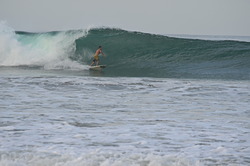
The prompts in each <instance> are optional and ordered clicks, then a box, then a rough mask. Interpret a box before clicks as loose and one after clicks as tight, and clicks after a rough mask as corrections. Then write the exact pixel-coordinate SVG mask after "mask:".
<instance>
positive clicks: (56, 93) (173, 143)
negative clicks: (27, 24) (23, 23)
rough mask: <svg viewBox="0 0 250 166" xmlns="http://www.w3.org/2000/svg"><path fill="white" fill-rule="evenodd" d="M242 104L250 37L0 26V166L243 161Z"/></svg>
mask: <svg viewBox="0 0 250 166" xmlns="http://www.w3.org/2000/svg"><path fill="white" fill-rule="evenodd" d="M99 45H102V47H103V52H104V53H105V54H106V55H107V56H106V57H101V64H105V65H107V68H105V69H104V70H103V71H90V70H89V66H88V65H89V64H90V63H91V59H92V55H93V54H94V52H95V50H96V49H97V47H98V46H99ZM249 103H250V37H213V36H205V37H204V36H198V37H197V36H196V37H195V36H182V35H181V36H180V35H157V34H147V33H142V32H131V31H126V30H122V29H112V28H92V29H91V28H90V29H84V30H69V31H57V32H41V33H30V32H18V31H15V30H14V29H12V28H11V27H9V26H7V25H5V24H3V23H1V24H0V166H72V165H74V166H207V165H208V166H210V165H211V166H214V165H219V166H221V165H222V166H223V165H225V166H228V165H229V166H247V165H249V164H250V157H249V156H250V139H249V138H250V104H249Z"/></svg>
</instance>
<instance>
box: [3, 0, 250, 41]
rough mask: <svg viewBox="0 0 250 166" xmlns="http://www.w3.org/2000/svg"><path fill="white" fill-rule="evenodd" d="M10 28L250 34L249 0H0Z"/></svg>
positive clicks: (4, 18) (5, 19)
mask: <svg viewBox="0 0 250 166" xmlns="http://www.w3.org/2000/svg"><path fill="white" fill-rule="evenodd" d="M0 20H4V21H6V22H7V23H8V24H9V25H10V26H11V27H12V28H14V29H15V30H24V31H51V30H67V29H82V28H87V27H90V26H109V27H117V28H122V29H126V30H136V31H142V32H150V33H159V34H197V35H243V36H250V0H0Z"/></svg>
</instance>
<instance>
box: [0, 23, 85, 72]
mask: <svg viewBox="0 0 250 166" xmlns="http://www.w3.org/2000/svg"><path fill="white" fill-rule="evenodd" d="M86 34H87V31H84V30H79V31H72V32H70V31H65V32H58V33H55V34H51V33H41V34H33V35H31V34H30V35H22V34H16V33H15V31H14V30H13V29H12V28H11V27H9V26H8V25H6V23H4V22H0V45H1V47H0V66H20V65H27V66H42V67H44V68H45V69H80V70H82V69H85V68H86V66H85V67H84V66H83V65H81V64H80V63H76V62H73V61H72V60H70V58H69V57H70V56H72V55H74V52H75V49H76V46H75V40H76V39H78V38H80V37H83V36H85V35H86Z"/></svg>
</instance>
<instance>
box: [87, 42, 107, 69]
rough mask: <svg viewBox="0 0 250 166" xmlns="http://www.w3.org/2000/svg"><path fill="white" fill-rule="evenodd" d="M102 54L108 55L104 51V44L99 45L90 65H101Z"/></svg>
mask: <svg viewBox="0 0 250 166" xmlns="http://www.w3.org/2000/svg"><path fill="white" fill-rule="evenodd" d="M100 54H102V55H103V56H106V55H105V54H104V53H103V52H102V46H99V47H98V49H97V50H96V52H95V54H94V59H93V61H92V63H91V64H90V66H92V65H93V64H95V65H96V66H97V65H99V63H100V60H99V55H100Z"/></svg>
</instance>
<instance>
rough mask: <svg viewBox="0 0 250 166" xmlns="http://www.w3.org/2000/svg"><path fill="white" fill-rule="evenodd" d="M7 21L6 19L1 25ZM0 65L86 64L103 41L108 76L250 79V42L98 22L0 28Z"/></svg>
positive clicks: (49, 66)
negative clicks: (83, 26)
mask: <svg viewBox="0 0 250 166" xmlns="http://www.w3.org/2000/svg"><path fill="white" fill-rule="evenodd" d="M2 26H3V25H2ZM0 34H1V36H0V40H1V46H2V47H1V50H0V53H1V54H0V66H28V67H34V66H39V67H42V68H44V69H49V70H50V69H76V70H87V69H88V67H87V65H88V64H89V63H90V62H91V58H92V55H93V53H94V51H95V50H96V48H97V47H98V46H99V45H102V46H103V48H104V52H105V54H107V57H106V58H102V59H101V62H102V63H103V64H106V65H108V68H107V69H105V76H129V77H131V76H134V77H165V78H170V77H174V78H220V79H250V43H249V42H242V41H229V40H228V41H225V40H221V41H211V40H197V39H181V38H174V37H168V36H163V35H154V34H147V33H140V32H129V31H125V30H121V29H111V28H96V29H90V30H71V31H61V32H45V33H27V32H15V31H13V30H11V29H10V28H9V27H7V26H5V27H4V28H1V33H0Z"/></svg>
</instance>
